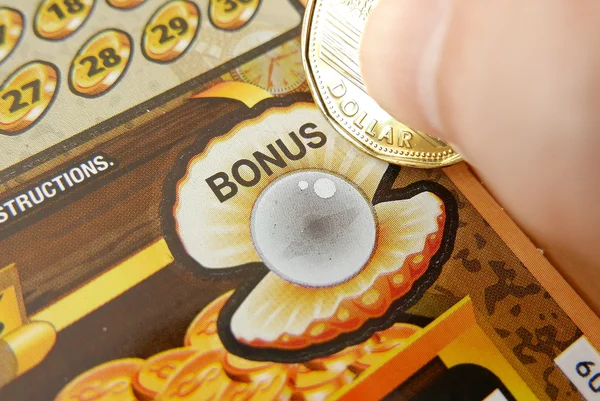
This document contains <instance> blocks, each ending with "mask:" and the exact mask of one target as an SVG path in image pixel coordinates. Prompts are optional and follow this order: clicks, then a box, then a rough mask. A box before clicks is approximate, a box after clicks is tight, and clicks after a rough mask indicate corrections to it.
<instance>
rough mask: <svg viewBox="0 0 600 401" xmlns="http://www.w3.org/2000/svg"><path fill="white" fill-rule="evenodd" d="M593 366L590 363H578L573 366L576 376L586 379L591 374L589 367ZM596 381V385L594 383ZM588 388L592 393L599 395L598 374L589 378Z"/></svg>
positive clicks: (599, 379)
mask: <svg viewBox="0 0 600 401" xmlns="http://www.w3.org/2000/svg"><path fill="white" fill-rule="evenodd" d="M595 365H596V364H595V363H594V362H591V361H585V362H579V363H578V364H577V365H576V366H575V369H576V370H577V374H579V376H581V377H588V376H589V375H590V374H591V373H592V369H591V367H592V366H595ZM596 381H597V382H598V383H596ZM588 387H589V388H590V390H592V391H593V392H594V393H600V373H596V374H594V375H593V376H592V377H591V378H590V380H589V381H588Z"/></svg>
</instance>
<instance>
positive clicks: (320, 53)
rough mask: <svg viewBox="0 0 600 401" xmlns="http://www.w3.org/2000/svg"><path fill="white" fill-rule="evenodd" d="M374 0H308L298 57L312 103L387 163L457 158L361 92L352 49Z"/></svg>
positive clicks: (430, 163) (438, 163)
mask: <svg viewBox="0 0 600 401" xmlns="http://www.w3.org/2000/svg"><path fill="white" fill-rule="evenodd" d="M374 4H375V0H327V1H325V0H311V1H309V2H308V5H307V9H306V14H305V17H304V25H303V30H302V46H303V52H302V54H303V62H304V69H305V71H306V75H307V78H308V83H309V86H310V89H311V92H312V94H313V97H314V98H315V102H316V103H317V105H318V106H319V108H320V109H321V111H322V112H323V113H324V114H325V116H326V117H327V119H328V120H329V122H330V123H331V125H332V126H333V127H334V128H335V129H336V130H337V131H338V132H339V133H340V134H342V136H344V137H345V138H346V139H348V140H349V141H350V142H352V143H353V144H354V145H356V146H357V147H358V148H359V149H361V150H363V151H364V152H367V153H369V154H370V155H372V156H375V157H377V158H379V159H381V160H385V161H387V162H389V163H394V164H400V165H405V166H410V167H421V168H435V167H443V166H448V165H450V164H454V163H456V162H459V161H461V160H462V158H461V156H460V155H459V154H457V153H456V152H455V151H454V150H453V149H452V148H451V147H450V146H448V145H447V144H446V143H444V142H442V141H441V140H439V139H437V138H434V137H431V136H429V135H427V134H425V133H422V132H419V131H416V130H413V129H411V128H410V127H408V126H406V125H405V124H403V123H401V122H399V121H396V120H395V119H394V118H393V117H391V116H390V115H389V114H388V113H386V112H385V111H384V110H383V109H382V108H381V107H379V105H378V104H377V103H376V102H375V100H373V99H371V98H370V97H369V95H368V94H367V90H366V88H365V84H364V82H363V79H362V77H361V73H360V67H359V64H358V50H359V44H360V39H361V36H362V32H363V29H364V26H365V23H366V19H367V16H368V15H369V12H370V10H371V8H372V7H373V5H374Z"/></svg>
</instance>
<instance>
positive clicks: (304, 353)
mask: <svg viewBox="0 0 600 401" xmlns="http://www.w3.org/2000/svg"><path fill="white" fill-rule="evenodd" d="M221 101H222V100H221ZM301 102H308V103H312V101H311V98H310V96H309V95H307V94H304V93H296V94H292V95H289V96H286V97H283V98H268V99H265V100H263V101H261V102H259V103H258V104H256V105H255V106H254V107H253V108H252V109H247V110H245V112H242V113H238V114H237V115H236V116H235V120H231V117H230V116H226V118H224V119H223V120H222V121H218V122H217V123H215V124H214V125H213V126H211V127H210V128H208V129H207V132H204V133H203V134H202V136H201V137H200V138H199V139H198V141H197V142H196V143H195V144H194V145H192V146H191V147H190V148H188V149H187V150H186V151H185V152H184V153H183V154H182V156H181V157H180V158H179V160H178V162H177V164H176V166H175V167H174V169H173V170H172V171H171V173H170V174H169V176H168V177H167V179H166V180H165V183H164V186H163V203H162V204H161V208H160V219H161V223H162V228H163V235H164V238H165V240H166V242H167V245H168V246H169V249H170V250H171V252H172V254H173V256H174V257H175V259H176V260H178V261H180V262H182V264H183V265H184V266H185V267H187V268H188V269H189V270H191V271H192V272H193V273H194V274H197V275H198V276H201V277H204V278H211V277H212V278H217V277H222V276H225V275H240V274H243V275H245V276H246V277H248V280H247V281H246V282H245V283H244V284H242V285H241V286H239V287H238V288H237V289H236V290H235V292H234V293H233V294H232V296H231V297H230V298H229V300H228V301H227V302H226V304H225V305H224V307H223V309H222V310H221V313H220V314H219V318H218V321H217V329H218V332H219V336H220V338H221V341H222V342H223V345H224V346H225V348H226V349H227V350H228V351H229V352H231V353H233V354H235V355H239V356H241V357H243V358H246V359H251V360H259V361H263V360H264V361H276V362H287V363H298V362H304V361H308V360H310V359H313V358H317V357H322V356H326V355H330V354H333V353H335V352H338V351H341V350H342V349H344V348H346V347H348V346H350V345H354V344H358V343H361V342H363V341H365V340H367V339H368V338H369V337H371V336H372V335H373V333H375V332H376V331H380V330H383V329H386V328H388V327H390V326H392V325H393V324H394V323H396V322H411V323H418V322H419V321H420V323H421V324H426V323H427V322H424V321H423V320H422V319H423V318H420V317H416V316H413V315H409V314H407V313H405V312H404V311H405V310H407V309H408V308H410V307H411V306H412V305H414V304H415V303H416V302H417V301H418V300H419V299H420V298H421V297H422V296H423V294H424V293H425V291H426V289H427V288H428V287H429V286H430V285H431V284H432V283H433V282H434V281H435V280H436V279H437V278H438V277H439V275H440V273H441V269H442V266H443V264H444V263H445V262H446V261H447V260H448V259H449V258H450V255H451V253H452V250H453V248H454V241H455V238H456V231H457V229H458V206H457V204H456V200H455V199H454V196H452V194H451V193H450V191H449V190H448V189H446V188H445V187H443V186H442V185H440V184H438V183H435V182H430V181H419V182H415V183H413V184H410V185H408V186H407V187H404V188H400V189H392V185H393V183H394V182H395V180H396V178H397V177H398V175H399V174H400V170H401V169H400V167H398V166H394V165H390V166H389V167H388V169H387V170H386V172H385V173H384V175H383V177H382V180H381V182H380V184H379V186H378V188H377V190H376V191H375V195H374V196H373V200H372V203H373V205H376V204H378V203H383V202H389V201H396V200H403V199H409V198H412V197H414V196H415V195H417V194H419V193H422V192H431V193H433V194H435V195H437V196H438V197H439V198H440V199H441V200H442V202H443V203H444V206H445V211H446V220H445V223H444V229H443V234H442V240H441V244H440V248H439V249H438V251H437V252H436V253H435V254H434V255H433V257H432V258H431V260H430V263H429V266H428V268H427V270H426V271H425V273H424V274H423V275H422V276H421V277H420V278H419V279H417V280H416V281H415V282H414V283H413V285H412V288H411V289H410V290H409V292H408V293H407V294H406V295H405V296H403V297H402V298H400V299H397V300H396V301H394V302H393V303H392V305H391V306H390V307H389V309H388V311H387V312H386V313H385V314H384V315H383V316H381V317H379V318H374V319H369V320H367V321H366V322H365V323H364V324H363V326H362V327H361V328H359V329H358V330H355V331H354V332H350V333H344V334H341V335H339V336H337V337H336V338H334V339H333V340H330V341H327V342H324V343H321V344H315V345H310V346H308V347H306V348H304V349H301V350H282V349H276V348H255V347H251V346H248V345H246V344H242V343H240V342H238V341H237V340H236V339H235V337H234V336H233V333H232V332H231V329H230V325H229V322H230V321H231V318H232V316H233V313H234V312H235V311H236V310H237V308H238V307H239V305H240V304H241V303H242V302H243V301H244V299H245V298H246V297H247V296H248V295H249V294H250V292H251V291H252V289H253V288H254V287H255V286H256V284H257V283H258V282H259V281H260V280H262V278H263V277H264V276H265V274H267V273H268V271H269V270H268V269H267V268H266V266H265V265H264V264H263V263H261V262H253V263H247V264H244V265H241V266H237V267H231V268H227V269H207V268H205V267H203V266H202V265H200V264H199V263H198V262H197V261H196V260H195V259H193V258H192V257H191V256H189V255H188V254H187V252H186V251H185V248H184V246H183V244H182V243H181V241H180V239H179V237H178V235H177V232H176V229H175V228H176V222H175V218H174V216H173V208H174V207H175V205H176V196H177V195H176V190H177V185H178V182H179V181H180V179H181V178H182V177H184V176H185V174H186V172H187V168H188V162H189V160H191V158H193V157H194V156H196V155H198V154H201V153H202V152H203V151H204V150H205V149H206V146H207V145H208V143H209V142H210V140H212V139H213V138H217V137H220V136H223V135H225V134H227V133H229V132H230V131H231V130H232V129H233V128H234V127H235V126H236V125H238V124H240V123H242V122H244V121H246V120H249V119H252V118H256V117H258V116H260V115H261V114H263V113H264V112H265V111H267V110H270V109H274V108H282V107H289V106H292V105H294V104H296V103H301ZM199 207H202V205H199ZM190 268H191V269H190Z"/></svg>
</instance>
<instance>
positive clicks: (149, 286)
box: [0, 263, 247, 401]
mask: <svg viewBox="0 0 600 401" xmlns="http://www.w3.org/2000/svg"><path fill="white" fill-rule="evenodd" d="M246 279H247V277H230V278H228V279H219V280H217V281H212V280H200V279H198V278H195V277H194V276H193V275H192V274H190V273H188V272H186V270H185V269H184V268H182V267H180V266H177V263H173V264H171V265H169V266H168V267H166V268H165V269H163V270H161V271H159V272H158V273H156V274H155V275H153V276H151V277H150V278H148V279H147V280H145V281H143V282H142V283H140V284H139V285H137V286H135V287H133V288H132V289H131V290H129V291H127V292H126V293H125V294H123V295H122V296H120V297H119V298H116V299H115V300H113V301H111V302H109V303H107V304H105V305H104V306H102V308H100V309H99V310H97V311H95V312H93V313H91V314H90V315H88V316H86V317H84V318H83V319H81V320H80V321H79V322H77V323H76V324H74V325H73V326H70V327H67V328H66V329H64V330H62V331H61V332H59V333H58V338H57V341H56V345H55V346H54V349H53V350H52V351H51V352H50V354H49V355H48V357H47V358H46V359H45V360H44V361H43V362H42V363H41V364H40V365H38V366H37V367H35V368H34V369H33V370H31V371H30V372H28V373H26V374H25V375H23V376H21V377H19V378H18V379H16V380H15V381H13V382H12V383H10V384H8V385H7V386H6V387H4V388H3V389H0V400H2V401H5V400H6V401H49V400H52V399H54V397H55V396H56V394H58V392H59V391H60V390H61V389H62V388H63V387H64V385H65V384H67V383H68V382H69V381H70V380H72V379H73V378H74V377H76V376H77V375H79V374H80V373H83V372H85V371H86V370H88V369H91V368H93V367H95V366H97V365H99V364H101V363H103V362H107V361H110V360H113V359H118V358H131V357H139V358H147V357H150V356H152V355H154V354H156V353H158V352H160V351H164V350H167V349H170V348H175V347H181V346H183V338H184V335H185V331H186V330H187V327H188V325H189V324H190V323H191V322H192V320H193V319H194V317H195V316H196V314H197V313H198V312H199V311H200V310H201V309H202V308H203V307H204V306H206V305H207V304H208V303H210V301H212V300H213V299H215V298H216V297H218V296H219V295H221V294H223V293H225V292H227V291H229V290H230V289H232V288H235V287H236V286H238V285H239V284H241V283H242V282H243V281H246Z"/></svg>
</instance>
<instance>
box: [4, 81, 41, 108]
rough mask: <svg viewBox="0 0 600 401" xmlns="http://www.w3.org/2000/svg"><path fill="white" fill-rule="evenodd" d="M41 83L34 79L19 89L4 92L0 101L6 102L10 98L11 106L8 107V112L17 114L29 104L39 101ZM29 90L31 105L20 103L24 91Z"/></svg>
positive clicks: (24, 102)
mask: <svg viewBox="0 0 600 401" xmlns="http://www.w3.org/2000/svg"><path fill="white" fill-rule="evenodd" d="M41 84H42V83H41V82H40V80H39V79H35V80H33V81H31V82H28V83H26V84H24V85H23V86H21V89H13V90H10V91H8V92H6V93H5V94H4V95H2V100H7V99H8V98H12V100H13V101H12V104H11V105H10V107H9V109H8V111H9V112H10V113H14V112H17V111H19V110H21V109H23V108H25V107H27V106H29V105H31V104H34V103H37V102H38V101H39V100H40V87H41ZM28 89H31V103H28V102H26V101H22V99H23V94H24V92H25V91H26V90H28Z"/></svg>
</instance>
